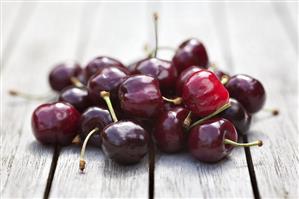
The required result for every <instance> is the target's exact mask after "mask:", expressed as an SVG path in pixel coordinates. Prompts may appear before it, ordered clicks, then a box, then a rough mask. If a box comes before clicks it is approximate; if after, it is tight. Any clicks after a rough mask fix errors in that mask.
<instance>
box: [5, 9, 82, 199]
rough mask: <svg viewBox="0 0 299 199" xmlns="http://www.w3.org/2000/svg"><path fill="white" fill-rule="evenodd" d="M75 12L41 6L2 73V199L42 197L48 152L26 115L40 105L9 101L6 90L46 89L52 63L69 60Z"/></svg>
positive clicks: (37, 91)
mask: <svg viewBox="0 0 299 199" xmlns="http://www.w3.org/2000/svg"><path fill="white" fill-rule="evenodd" d="M26 6H29V5H26ZM28 9H29V8H28ZM80 10H81V8H80V6H76V7H73V6H70V5H65V4H59V5H58V4H51V5H47V4H42V5H40V6H39V7H38V8H37V10H36V12H35V13H34V16H32V17H33V20H32V21H31V22H30V23H29V24H28V26H26V28H24V29H22V31H23V33H22V37H21V38H20V39H19V42H18V43H16V46H15V47H14V48H13V52H12V57H11V59H10V60H8V61H7V62H6V64H7V65H6V67H5V70H3V71H2V73H1V79H2V80H3V96H2V99H3V101H2V100H1V104H2V105H3V109H2V110H1V115H2V116H3V118H2V119H3V125H1V141H2V143H1V164H2V165H1V196H2V197H5V198H14V197H31V198H32V197H43V194H44V190H45V187H46V183H47V178H48V174H49V170H50V165H51V161H52V152H53V148H51V147H45V146H41V145H40V144H38V143H37V142H36V141H35V138H34V137H33V135H32V131H31V127H30V118H31V113H32V111H33V109H34V108H35V107H36V106H37V105H38V104H40V103H41V102H29V101H26V100H22V99H18V98H12V97H10V96H8V95H7V90H8V89H11V88H17V89H20V90H21V91H24V92H29V93H35V94H38V93H45V92H47V91H48V90H49V87H48V84H47V75H48V70H49V69H50V67H51V66H52V64H53V63H55V62H57V61H58V59H62V58H63V59H67V58H73V57H72V56H73V55H74V50H73V49H74V47H73V46H72V45H73V44H75V43H76V40H75V39H76V33H77V32H78V28H79V27H78V26H77V20H79V17H80ZM66 38H68V39H66ZM5 58H6V57H4V59H5Z"/></svg>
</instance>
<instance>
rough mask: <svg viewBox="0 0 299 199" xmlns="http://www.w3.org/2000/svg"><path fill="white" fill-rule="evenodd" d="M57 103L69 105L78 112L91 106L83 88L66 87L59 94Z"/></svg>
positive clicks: (86, 92)
mask: <svg viewBox="0 0 299 199" xmlns="http://www.w3.org/2000/svg"><path fill="white" fill-rule="evenodd" d="M59 101H62V102H67V103H70V104H71V105H73V106H74V107H75V108H76V109H77V110H78V111H79V112H83V111H84V110H85V109H86V108H87V107H89V106H90V105H91V102H90V98H89V95H88V91H87V89H86V88H83V87H82V88H79V87H75V86H70V87H66V88H65V89H63V90H62V91H61V93H60V94H59Z"/></svg>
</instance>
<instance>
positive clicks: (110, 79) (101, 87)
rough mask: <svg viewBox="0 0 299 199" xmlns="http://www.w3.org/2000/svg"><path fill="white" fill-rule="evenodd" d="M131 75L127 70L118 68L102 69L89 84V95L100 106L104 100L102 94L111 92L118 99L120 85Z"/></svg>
mask: <svg viewBox="0 0 299 199" xmlns="http://www.w3.org/2000/svg"><path fill="white" fill-rule="evenodd" d="M128 74H129V71H128V70H127V69H126V68H120V67H116V66H111V67H106V68H103V69H100V70H99V71H98V72H97V73H96V74H95V75H93V76H92V77H91V78H90V79H89V81H88V84H87V87H88V92H89V95H90V97H91V99H92V101H93V102H94V103H95V104H98V103H99V101H100V100H101V99H102V98H101V95H100V92H101V91H109V92H110V93H111V97H112V98H113V99H115V98H117V94H118V93H117V91H118V87H119V85H120V83H122V82H123V81H124V79H125V78H126V77H127V75H128Z"/></svg>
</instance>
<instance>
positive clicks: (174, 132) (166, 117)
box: [154, 107, 189, 153]
mask: <svg viewBox="0 0 299 199" xmlns="http://www.w3.org/2000/svg"><path fill="white" fill-rule="evenodd" d="M188 113H189V111H188V110H187V109H185V108H182V107H176V108H173V109H170V110H169V111H166V112H163V113H162V114H161V115H160V116H159V118H158V120H157V122H156V125H155V130H154V138H155V141H156V143H157V146H158V148H159V149H160V150H161V151H163V152H166V153H174V152H178V151H180V150H181V149H183V147H184V142H185V135H184V134H185V132H184V128H183V122H184V120H185V119H186V117H187V115H188Z"/></svg>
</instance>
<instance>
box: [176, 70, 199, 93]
mask: <svg viewBox="0 0 299 199" xmlns="http://www.w3.org/2000/svg"><path fill="white" fill-rule="evenodd" d="M200 70H201V68H199V67H198V66H191V67H189V68H186V69H185V70H183V71H182V72H181V74H180V75H179V77H178V78H177V80H176V93H177V95H182V90H183V86H184V84H185V83H186V81H187V80H188V79H189V78H190V77H191V75H193V74H194V73H195V72H198V71H200Z"/></svg>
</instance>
